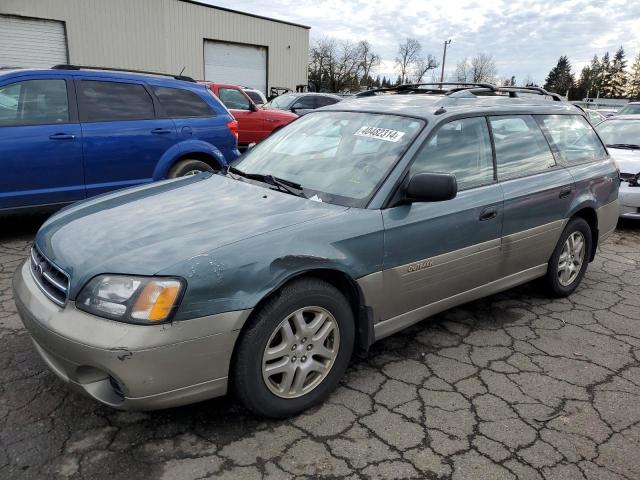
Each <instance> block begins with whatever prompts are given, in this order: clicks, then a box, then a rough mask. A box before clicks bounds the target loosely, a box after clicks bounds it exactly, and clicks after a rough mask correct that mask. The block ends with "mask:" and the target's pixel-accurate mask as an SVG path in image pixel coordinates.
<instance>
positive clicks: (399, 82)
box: [394, 75, 402, 85]
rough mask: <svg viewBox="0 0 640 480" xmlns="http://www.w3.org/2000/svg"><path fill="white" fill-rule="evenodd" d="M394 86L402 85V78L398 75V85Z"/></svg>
mask: <svg viewBox="0 0 640 480" xmlns="http://www.w3.org/2000/svg"><path fill="white" fill-rule="evenodd" d="M394 85H402V76H401V75H398V78H397V79H396V83H395V84H394Z"/></svg>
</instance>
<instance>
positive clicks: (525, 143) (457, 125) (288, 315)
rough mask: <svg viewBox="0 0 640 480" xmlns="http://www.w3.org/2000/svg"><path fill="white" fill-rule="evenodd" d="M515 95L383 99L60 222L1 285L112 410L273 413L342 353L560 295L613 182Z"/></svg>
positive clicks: (46, 345) (592, 152) (579, 132)
mask: <svg viewBox="0 0 640 480" xmlns="http://www.w3.org/2000/svg"><path fill="white" fill-rule="evenodd" d="M519 91H520V89H513V88H511V89H499V88H497V87H493V86H486V85H484V86H482V85H480V86H466V87H456V88H452V89H449V90H440V89H438V88H432V89H425V88H423V87H414V88H409V87H404V88H403V89H396V90H394V91H389V92H387V91H382V92H379V93H380V94H379V95H372V96H371V98H361V99H359V100H357V101H353V102H342V103H339V104H337V105H335V106H332V107H327V108H325V109H323V110H321V111H318V112H313V113H309V114H308V115H305V116H304V117H302V118H301V119H299V120H297V121H296V122H293V123H291V124H290V125H288V126H286V127H285V128H283V129H282V130H281V131H279V132H276V133H275V134H274V135H273V136H271V137H269V138H268V139H266V140H265V141H264V142H262V143H260V144H258V145H257V146H256V147H254V148H253V149H251V150H249V151H248V152H247V153H246V154H245V155H244V156H242V157H240V158H239V159H238V160H237V161H236V162H234V163H233V164H232V165H231V166H230V167H228V168H227V169H225V170H224V171H222V172H218V173H202V174H199V175H195V176H191V177H188V178H184V179H176V180H169V181H166V182H161V183H156V184H152V185H146V186H141V187H135V188H131V189H128V190H125V191H121V192H116V193H111V194H107V195H104V196H102V197H100V198H98V199H90V200H87V201H84V202H82V203H78V204H75V205H73V206H70V207H67V208H66V209H64V210H62V211H61V212H59V213H58V214H56V215H54V216H53V217H51V218H50V219H49V220H48V221H47V222H46V223H45V224H44V225H43V227H42V228H41V229H40V231H39V232H38V234H37V236H36V239H35V244H34V246H33V249H32V250H31V257H30V259H28V260H27V261H26V263H24V265H22V266H21V268H19V269H18V271H17V272H16V274H15V276H14V281H13V288H14V291H15V299H16V304H17V307H18V311H19V312H20V315H21V317H22V319H23V321H24V324H25V326H26V327H27V329H28V330H29V332H30V333H31V335H32V338H33V343H34V345H35V348H36V350H37V351H38V353H39V354H40V355H41V356H42V358H43V359H44V361H45V362H46V363H47V364H48V365H49V367H50V368H51V370H53V371H54V372H55V373H56V374H57V375H58V376H59V377H60V378H62V379H63V380H64V381H66V382H68V383H69V384H70V385H71V386H72V387H73V388H76V389H78V390H80V391H82V392H84V393H86V394H88V395H90V396H91V397H93V398H95V399H97V400H99V401H100V402H102V403H104V404H107V405H111V406H113V407H117V408H121V409H154V408H164V407H169V406H174V405H180V404H186V403H190V402H195V401H199V400H204V399H207V398H211V397H216V396H220V395H223V394H225V393H226V392H227V390H228V389H229V388H230V387H232V388H233V390H234V391H235V392H236V394H237V396H238V397H239V399H240V400H241V401H242V402H243V403H244V405H246V406H247V407H248V408H249V409H250V410H252V411H253V412H256V413H258V414H261V415H266V416H271V417H286V416H288V415H293V414H296V413H298V412H300V411H302V410H304V409H306V408H308V407H310V406H312V405H314V404H317V403H318V402H320V401H322V400H323V399H325V398H326V397H327V396H328V395H329V393H330V392H331V391H332V390H333V389H334V388H335V387H336V385H337V384H338V381H339V379H340V377H341V376H342V375H343V373H344V371H345V369H346V368H347V364H348V362H349V359H350V357H351V354H352V352H353V350H354V348H359V349H365V350H366V349H367V348H368V347H369V346H370V345H371V344H372V343H373V342H375V341H377V340H379V339H381V338H384V337H386V336H388V335H391V334H393V333H394V332H397V331H399V330H401V329H403V328H405V327H408V326H409V325H412V324H415V323H416V322H419V321H420V320H422V319H424V318H426V317H429V316H432V315H434V314H436V313H438V312H441V311H443V310H446V309H448V308H451V307H454V306H456V305H460V304H462V303H465V302H469V301H471V300H475V299H478V298H480V297H484V296H487V295H491V294H494V293H496V292H500V291H502V290H506V289H508V288H511V287H513V286H515V285H519V284H522V283H525V282H528V281H530V280H534V279H541V280H542V283H543V284H544V285H545V286H546V289H547V290H548V292H549V293H550V294H551V295H553V296H567V295H569V294H571V293H572V292H573V291H574V290H575V289H576V287H577V286H578V285H579V283H580V281H581V279H582V278H583V276H584V274H585V271H586V270H587V266H588V264H589V262H590V261H591V260H593V258H594V255H595V254H596V247H597V246H598V244H599V243H600V242H602V240H603V239H604V238H605V237H606V236H607V235H608V234H610V233H611V232H612V231H613V230H614V228H615V225H616V221H617V218H618V202H617V197H618V186H619V178H618V172H617V170H616V167H615V166H614V164H613V162H612V161H611V159H610V158H609V155H608V153H607V150H606V148H605V146H604V145H603V144H602V142H601V140H600V138H599V137H598V135H597V134H596V133H595V132H594V130H593V128H592V127H591V125H590V123H589V122H588V121H587V119H586V118H585V116H584V114H583V113H582V112H581V111H579V110H577V109H576V108H575V107H573V106H572V105H570V104H567V103H562V102H555V101H547V100H544V98H543V97H539V98H540V99H539V100H538V97H536V98H517V95H518V92H519ZM387 93H389V94H387Z"/></svg>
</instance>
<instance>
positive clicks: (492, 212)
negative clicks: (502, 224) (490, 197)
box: [478, 207, 498, 222]
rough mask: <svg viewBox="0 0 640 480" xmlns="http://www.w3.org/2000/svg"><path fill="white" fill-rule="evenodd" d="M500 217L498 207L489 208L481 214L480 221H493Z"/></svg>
mask: <svg viewBox="0 0 640 480" xmlns="http://www.w3.org/2000/svg"><path fill="white" fill-rule="evenodd" d="M497 216H498V209H497V208H496V207H487V208H485V209H483V210H482V211H481V212H480V216H479V217H478V220H480V221H481V222H484V221H485V220H492V219H494V218H496V217H497Z"/></svg>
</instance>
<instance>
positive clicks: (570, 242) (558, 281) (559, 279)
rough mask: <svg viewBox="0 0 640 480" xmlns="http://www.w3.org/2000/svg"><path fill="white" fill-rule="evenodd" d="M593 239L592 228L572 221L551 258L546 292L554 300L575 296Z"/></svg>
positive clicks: (585, 267)
mask: <svg viewBox="0 0 640 480" xmlns="http://www.w3.org/2000/svg"><path fill="white" fill-rule="evenodd" d="M592 242H593V239H592V235H591V228H590V227H589V224H588V223H587V222H586V221H585V220H584V219H582V218H572V219H571V220H570V221H569V223H568V224H567V226H566V227H565V229H564V231H563V232H562V235H561V236H560V240H558V244H557V245H556V248H555V250H554V252H553V255H551V259H550V260H549V265H548V268H547V275H546V276H545V278H544V285H545V287H546V290H547V291H548V292H549V294H551V295H552V296H554V297H568V296H569V295H571V294H572V293H573V292H574V291H575V289H576V288H578V285H579V284H580V281H581V280H582V277H584V274H585V272H586V271H587V265H588V264H589V255H590V252H591V245H592Z"/></svg>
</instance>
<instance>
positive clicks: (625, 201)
mask: <svg viewBox="0 0 640 480" xmlns="http://www.w3.org/2000/svg"><path fill="white" fill-rule="evenodd" d="M618 199H619V200H620V216H621V217H622V218H632V219H635V220H640V187H632V186H630V185H629V184H628V183H627V182H622V183H621V184H620V190H619V192H618Z"/></svg>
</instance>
